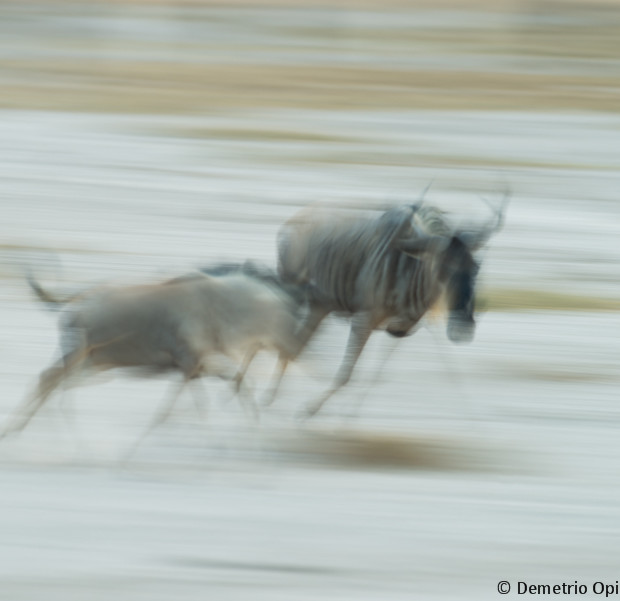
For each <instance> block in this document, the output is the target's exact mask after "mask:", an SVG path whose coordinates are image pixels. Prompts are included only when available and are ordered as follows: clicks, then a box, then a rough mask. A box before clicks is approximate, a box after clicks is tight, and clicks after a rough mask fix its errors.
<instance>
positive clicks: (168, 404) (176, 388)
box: [122, 377, 189, 463]
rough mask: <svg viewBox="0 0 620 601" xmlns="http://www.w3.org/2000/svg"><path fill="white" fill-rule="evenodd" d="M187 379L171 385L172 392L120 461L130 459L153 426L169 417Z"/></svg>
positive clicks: (155, 426) (123, 461)
mask: <svg viewBox="0 0 620 601" xmlns="http://www.w3.org/2000/svg"><path fill="white" fill-rule="evenodd" d="M188 381H189V380H188V379H187V378H185V377H184V378H183V380H182V381H181V383H180V384H178V383H175V384H174V385H173V388H172V393H171V394H169V395H166V397H165V398H164V402H163V404H162V406H161V407H160V409H159V411H158V412H157V413H156V414H155V417H154V418H153V419H152V420H151V423H150V424H149V425H148V427H147V428H146V430H144V432H142V434H141V435H140V437H139V438H138V440H137V441H136V442H135V443H134V444H133V446H132V447H131V448H130V449H129V451H128V452H127V453H125V456H124V458H123V460H122V463H127V462H128V461H129V459H131V457H132V456H133V455H134V454H135V452H136V451H137V450H138V448H139V447H140V446H141V445H142V443H143V442H144V439H145V438H146V437H147V436H148V435H149V434H151V432H153V430H155V428H157V427H158V426H161V424H163V423H164V422H165V421H166V420H167V419H168V418H169V417H170V414H171V413H172V409H173V408H174V406H175V405H176V402H177V400H178V398H179V396H181V392H183V389H184V388H185V386H186V384H187V383H188Z"/></svg>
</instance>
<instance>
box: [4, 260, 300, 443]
mask: <svg viewBox="0 0 620 601" xmlns="http://www.w3.org/2000/svg"><path fill="white" fill-rule="evenodd" d="M207 271H209V270H207ZM213 271H214V275H207V274H206V273H201V272H196V273H192V274H188V275H185V276H181V277H179V278H175V279H173V280H169V281H167V282H164V283H160V284H152V285H139V286H127V287H106V288H96V289H92V290H89V291H87V292H85V293H82V294H78V295H75V296H73V297H71V298H68V299H57V298H55V297H54V296H53V295H52V294H50V293H48V292H47V291H45V290H44V289H43V288H42V287H41V286H40V285H39V284H38V283H37V282H36V281H35V280H34V279H33V278H31V277H30V278H29V283H30V285H31V287H32V289H33V290H34V292H35V293H36V294H37V296H38V297H39V298H40V299H41V300H42V301H44V302H45V303H47V304H52V305H59V304H63V305H64V308H65V312H64V313H63V315H62V317H61V322H60V331H61V332H60V334H61V339H60V344H61V351H62V358H61V359H60V360H59V361H57V362H56V363H55V364H54V365H52V366H51V367H50V368H49V369H47V370H45V371H44V372H42V374H41V376H40V378H39V383H38V387H37V389H36V391H35V393H34V395H33V396H32V397H31V398H29V399H27V400H26V403H25V405H24V406H23V407H22V411H21V412H20V413H19V414H17V415H16V416H15V418H14V420H13V422H12V423H11V424H10V425H9V426H8V427H7V429H6V430H5V434H7V433H9V432H14V431H19V430H21V429H23V428H24V427H25V426H26V425H27V423H28V422H29V421H30V419H31V418H32V417H33V415H34V414H35V412H36V411H37V410H38V409H39V408H40V407H41V406H42V405H43V403H44V402H45V401H46V399H47V398H48V397H49V395H50V394H51V393H52V392H53V391H54V390H56V389H57V388H58V386H60V385H61V384H62V383H63V382H65V381H66V380H67V378H69V377H70V376H73V375H78V374H79V373H80V372H81V373H84V372H85V371H86V370H89V371H102V370H109V369H114V368H134V369H138V370H139V371H142V372H144V373H145V374H146V375H148V374H153V373H162V372H167V371H176V372H180V374H181V375H182V377H183V380H182V382H181V384H180V386H179V388H178V390H177V391H176V393H175V394H174V395H173V396H172V397H171V398H170V400H169V401H168V402H167V403H166V404H165V406H164V407H163V409H162V411H161V413H160V414H159V416H158V417H157V418H156V419H155V421H154V422H153V424H152V425H151V428H152V427H154V426H155V425H156V424H158V423H161V422H162V421H163V420H164V419H165V418H166V417H167V416H168V415H169V413H170V411H171V409H172V406H173V404H174V402H175V401H176V399H177V398H178V396H179V394H180V392H181V390H182V389H183V388H184V387H185V385H186V384H187V383H188V382H190V381H192V380H195V379H197V378H199V377H201V376H203V375H209V374H210V373H213V369H214V368H213V365H211V362H212V361H213V359H214V358H216V356H222V355H223V356H226V357H228V358H233V359H234V358H237V357H238V356H243V355H245V359H244V361H243V363H242V367H241V369H240V370H239V371H238V372H237V374H236V375H235V376H234V378H232V379H234V380H235V383H236V387H237V391H239V388H240V386H241V381H242V379H243V376H244V374H245V371H246V370H247V367H248V366H249V363H250V361H251V360H252V358H253V357H254V355H255V354H256V353H257V352H258V351H259V350H261V349H270V350H275V351H277V352H278V353H279V356H280V362H281V363H284V364H285V363H286V361H288V359H290V358H293V357H295V356H296V355H297V353H298V352H299V349H300V340H302V339H303V338H304V336H301V335H300V334H299V331H298V330H299V328H300V326H302V320H301V315H300V304H299V300H300V299H299V297H295V296H294V295H291V294H289V293H287V292H286V291H285V289H284V287H280V286H278V281H277V276H275V275H270V276H268V275H266V272H264V271H263V272H260V271H259V270H257V269H256V268H253V267H252V266H251V265H250V264H247V265H246V266H237V267H236V268H235V267H233V266H230V265H229V266H227V267H226V268H225V269H220V270H218V269H217V268H214V269H213ZM261 274H262V275H261ZM216 363H217V362H216ZM282 371H283V370H282ZM215 375H219V376H220V377H230V374H224V373H221V372H215ZM280 376H281V374H280ZM251 409H252V410H253V411H255V406H254V403H253V402H252V403H251ZM149 429H150V428H149Z"/></svg>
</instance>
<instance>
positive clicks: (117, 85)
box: [0, 0, 620, 114]
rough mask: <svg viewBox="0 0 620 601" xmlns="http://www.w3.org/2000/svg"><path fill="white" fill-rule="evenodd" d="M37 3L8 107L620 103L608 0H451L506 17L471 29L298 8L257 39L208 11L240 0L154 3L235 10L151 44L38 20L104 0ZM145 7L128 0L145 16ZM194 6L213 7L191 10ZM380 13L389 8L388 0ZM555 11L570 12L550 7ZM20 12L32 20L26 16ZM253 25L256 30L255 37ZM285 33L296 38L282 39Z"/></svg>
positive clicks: (4, 102)
mask: <svg viewBox="0 0 620 601" xmlns="http://www.w3.org/2000/svg"><path fill="white" fill-rule="evenodd" d="M32 4H33V5H34V6H37V7H38V11H37V10H33V12H32V13H31V15H30V16H29V17H27V18H31V17H32V15H34V16H35V17H37V18H35V19H33V29H32V30H31V31H30V30H29V29H28V25H27V24H26V26H25V27H26V29H22V31H24V32H25V33H26V35H28V32H29V31H30V33H31V34H32V40H31V42H32V43H29V44H27V45H25V46H24V47H22V49H21V51H17V52H8V53H7V52H4V53H1V54H0V81H2V88H3V94H2V98H1V99H0V107H3V108H21V109H46V110H49V109H51V110H67V111H97V112H106V111H110V112H123V113H132V112H136V113H175V114H180V113H205V112H209V111H213V110H219V109H228V108H245V109H247V108H254V107H256V108H291V107H292V108H312V109H344V110H356V109H365V110H374V109H379V110H386V109H387V110H391V109H408V110H409V109H474V110H543V111H566V110H571V111H574V110H595V111H618V110H619V109H620V78H619V77H618V61H620V44H618V40H619V39H620V18H619V16H618V14H617V13H618V12H619V11H617V10H616V9H615V8H611V7H610V6H609V5H606V4H600V5H596V6H595V8H596V10H595V9H594V8H592V6H593V5H592V3H588V4H585V5H584V4H575V3H562V4H561V5H560V4H556V3H532V4H528V3H515V4H512V3H510V4H502V9H501V13H500V14H501V17H498V16H497V10H498V9H497V7H496V6H495V5H492V4H490V3H488V2H487V3H483V2H478V3H473V4H472V3H465V2H451V3H442V5H441V6H442V7H443V8H444V9H445V10H446V11H454V10H457V11H463V10H464V9H465V8H467V9H469V10H473V11H477V10H480V11H485V12H483V14H485V15H488V14H491V15H495V21H494V22H492V23H491V24H490V25H489V24H488V23H486V24H485V22H484V19H483V20H482V23H481V24H480V25H476V21H475V19H476V13H474V15H473V17H472V18H473V19H474V21H473V22H472V21H471V19H470V20H469V21H468V22H467V23H466V24H465V25H464V26H459V23H458V18H459V17H458V14H457V15H456V16H455V14H454V13H450V12H446V25H444V26H442V25H441V24H435V25H432V26H423V25H421V26H419V27H417V26H415V14H416V13H413V12H411V10H412V9H411V7H410V3H408V2H396V3H394V4H391V5H390V6H393V7H394V9H395V10H399V11H405V14H408V15H409V16H411V15H413V16H414V19H413V21H412V23H413V24H414V27H412V28H409V27H401V28H398V27H396V28H395V27H386V26H383V25H381V24H380V23H379V24H377V26H370V25H369V24H368V22H367V21H364V22H362V23H358V21H357V20H356V18H355V8H360V7H361V8H364V9H366V10H370V9H372V8H373V6H372V3H370V2H367V3H364V2H362V3H361V4H359V3H350V4H348V3H340V4H338V5H337V7H335V8H332V9H326V10H333V11H334V16H335V19H334V24H333V25H329V26H327V25H326V26H323V27H317V26H312V27H311V26H307V27H305V26H302V25H300V24H299V19H297V20H295V21H294V22H293V23H287V24H285V25H282V24H279V23H277V22H276V23H269V22H268V23H267V24H265V23H264V22H263V23H257V24H256V26H255V29H256V32H258V33H259V34H260V35H259V39H258V40H254V37H253V36H254V33H255V31H254V28H253V16H252V14H247V15H245V16H244V11H243V10H242V9H240V10H239V11H238V12H235V11H232V13H231V11H229V13H227V14H226V15H224V16H222V14H221V13H211V12H210V11H211V9H213V10H217V7H218V6H227V7H228V8H230V6H229V5H228V4H226V5H224V4H219V3H215V2H205V3H198V2H189V3H180V2H177V3H175V2H172V3H163V2H159V3H154V4H155V5H156V6H157V7H159V9H160V11H161V7H166V11H164V13H161V12H160V13H158V15H159V16H157V15H155V16H156V17H157V18H158V19H160V20H161V19H164V20H165V19H166V18H168V19H169V20H170V21H171V22H172V21H174V22H175V23H176V25H178V27H179V28H181V30H182V27H183V22H187V19H188V18H190V17H191V18H193V19H195V20H200V19H202V20H203V21H204V22H205V25H208V24H209V23H212V22H213V21H214V20H218V19H219V20H220V21H221V20H222V19H224V21H225V23H224V24H225V25H226V24H228V25H229V26H230V27H231V31H233V32H234V33H235V35H233V36H232V39H231V40H228V39H226V37H224V38H223V39H218V40H215V41H214V40H211V39H210V38H209V36H208V35H205V37H204V40H199V41H197V40H196V39H195V38H190V39H187V40H184V39H183V37H182V35H181V36H180V38H179V36H178V35H177V36H176V37H174V36H171V37H169V36H167V35H163V36H160V37H158V36H152V39H149V40H148V41H145V40H144V39H132V38H131V36H126V37H123V36H122V35H120V36H116V35H112V36H111V37H110V38H107V37H106V36H105V33H101V32H99V33H98V35H96V36H93V35H92V32H91V33H90V35H89V32H88V31H79V30H68V31H67V32H66V33H65V34H62V32H58V31H56V30H54V29H53V28H52V29H51V30H49V31H48V30H47V29H45V27H43V29H42V30H39V29H37V28H38V27H40V26H41V25H40V24H41V22H42V20H44V19H45V17H46V16H50V15H51V16H52V17H53V16H55V15H57V14H59V12H60V14H62V12H63V11H64V12H65V13H66V14H69V15H70V16H79V15H80V13H84V14H86V15H87V16H88V17H89V18H96V16H97V14H98V13H97V9H96V8H93V9H91V8H88V9H87V8H86V7H91V6H95V7H97V6H101V5H97V4H94V3H74V4H71V5H69V4H63V3H55V2H43V3H32ZM145 4H147V3H146V2H138V3H137V5H132V3H129V5H130V6H132V8H131V10H139V11H142V13H140V14H142V15H144V10H145V6H144V5H145ZM149 4H153V3H149ZM241 4H242V5H245V6H250V7H253V8H254V9H255V8H256V7H257V6H266V7H268V8H273V7H274V6H287V7H289V8H291V10H294V9H295V8H297V7H300V8H308V7H309V6H310V7H315V5H314V4H311V3H308V2H301V1H293V0H289V1H286V0H282V1H281V2H275V3H274V2H249V3H247V2H243V3H239V5H241ZM375 5H376V3H375ZM6 6H10V4H9V5H5V8H4V10H8V12H7V16H8V18H7V19H5V27H7V28H9V29H10V23H11V19H14V18H15V10H13V12H12V11H11V10H9V9H7V8H6ZM116 6H121V4H120V3H116ZM122 6H126V4H123V5H122ZM184 6H185V7H187V6H190V7H196V6H200V8H201V10H200V13H199V14H198V16H196V15H195V14H193V13H192V15H190V16H188V15H187V14H185V13H184V12H183V7H184ZM420 6H422V7H423V5H418V4H416V10H418V11H421V13H420V14H424V10H425V9H424V8H420ZM214 7H215V8H214ZM1 10H3V9H0V11H1ZM100 10H102V9H100ZM105 10H106V11H107V12H104V15H105V16H106V17H107V18H108V19H109V18H110V17H112V18H114V17H115V16H116V17H119V18H122V17H124V16H126V15H125V9H118V8H117V9H116V12H114V9H113V8H110V7H109V6H108V8H107V9H105ZM381 10H383V11H385V10H386V7H385V6H384V5H383V4H381ZM434 10H437V9H436V7H435V8H434ZM347 11H350V12H347ZM530 13H531V14H530ZM128 14H129V15H130V16H131V14H132V13H128ZM162 14H163V15H164V16H163V17H162V16H161V15H162ZM166 14H168V15H169V17H166V16H165V15H166ZM557 15H561V16H562V18H561V19H554V18H552V17H554V16H557ZM147 16H148V15H147ZM530 17H531V18H530ZM227 20H228V21H227ZM455 20H456V22H455ZM17 23H18V24H19V25H20V26H21V27H22V28H23V27H24V21H23V18H22V20H19V19H18V21H17ZM301 23H303V19H301ZM440 23H441V21H440ZM493 23H495V24H493ZM237 28H238V29H237ZM248 28H249V29H248ZM173 29H174V28H173ZM244 31H250V32H251V35H249V36H248V37H247V38H244V37H243V35H240V34H242V33H243V32H244ZM112 34H114V32H112ZM281 35H284V39H289V40H295V43H294V44H287V43H286V42H282V40H281V39H280V38H279V36H281ZM261 36H262V37H261ZM291 53H292V54H291ZM179 56H181V57H183V56H188V57H191V60H179V58H178V57H179ZM358 56H359V57H361V58H362V60H357V57H358ZM167 57H170V58H169V59H168V58H167ZM364 57H365V58H364ZM454 57H458V58H459V60H460V59H463V61H464V62H463V66H459V64H455V63H454V61H453V59H454ZM429 58H430V59H431V62H430V63H428V64H425V61H426V60H427V59H429ZM351 59H354V60H351ZM435 64H436V65H437V67H435V66H433V65H435Z"/></svg>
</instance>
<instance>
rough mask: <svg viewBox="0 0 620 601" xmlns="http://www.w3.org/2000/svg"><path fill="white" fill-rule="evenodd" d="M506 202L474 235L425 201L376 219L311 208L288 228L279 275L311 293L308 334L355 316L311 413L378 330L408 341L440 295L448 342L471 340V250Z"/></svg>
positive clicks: (495, 224) (282, 237) (474, 268)
mask: <svg viewBox="0 0 620 601" xmlns="http://www.w3.org/2000/svg"><path fill="white" fill-rule="evenodd" d="M507 198H508V193H507V194H506V196H505V197H504V200H503V201H502V204H501V207H500V208H499V209H498V210H497V211H496V214H495V215H494V216H493V218H492V221H491V222H489V223H487V224H485V225H484V226H481V227H478V228H476V229H470V230H455V229H454V228H452V227H450V226H449V225H448V223H447V221H446V220H445V219H443V217H442V215H441V212H440V211H438V210H436V209H434V208H433V207H430V206H428V205H425V204H421V205H411V206H400V207H394V208H391V209H389V210H387V211H385V212H383V213H382V214H380V215H378V216H360V215H359V214H353V215H352V214H346V213H343V212H342V211H340V212H337V211H330V210H328V209H325V208H323V209H317V208H315V207H311V208H308V209H304V210H302V211H300V212H299V213H298V214H297V215H295V216H294V217H293V218H291V219H290V220H289V221H287V222H286V223H285V224H284V226H283V227H282V228H281V230H280V233H279V237H278V270H279V273H280V276H281V278H282V280H283V281H285V282H293V283H296V284H305V285H306V286H308V287H309V288H310V290H311V305H312V309H311V311H310V315H309V319H308V322H307V330H306V333H307V335H308V336H310V335H311V333H312V332H313V331H314V330H315V329H316V328H317V327H318V325H319V324H320V323H321V321H322V320H323V319H324V318H325V317H326V316H327V315H328V314H329V313H331V312H337V313H343V314H347V315H350V316H351V317H352V321H351V330H350V334H349V340H348V343H347V349H346V353H345V356H344V359H343V361H342V364H341V366H340V369H339V371H338V374H337V376H336V378H335V380H334V382H333V384H332V386H331V388H329V389H328V390H327V391H326V392H325V393H324V394H323V395H322V396H321V397H320V398H319V399H318V400H317V401H316V402H315V403H314V404H313V405H312V406H310V407H309V408H308V410H307V414H308V415H313V414H314V413H316V412H317V411H318V410H319V409H320V408H321V406H322V405H323V403H324V402H325V401H326V400H327V399H328V398H329V397H330V396H331V395H332V394H333V393H334V392H335V391H336V390H338V389H339V388H340V387H342V386H344V385H345V384H346V383H347V382H348V381H349V379H350V377H351V374H352V372H353V368H354V366H355V364H356V362H357V360H358V358H359V356H360V353H361V352H362V349H363V348H364V345H365V344H366V342H367V341H368V338H369V337H370V334H371V333H372V332H373V330H376V329H379V328H385V329H386V330H387V332H388V333H389V334H391V335H392V336H396V337H402V336H406V335H407V334H409V333H411V332H412V330H413V328H414V326H416V324H417V323H418V322H419V320H420V319H421V318H422V316H423V315H424V314H425V313H426V312H427V311H428V310H429V309H430V308H432V307H433V306H434V305H435V304H436V303H437V302H438V301H439V300H440V299H441V298H443V300H444V302H445V304H446V305H447V308H448V311H449V318H448V329H447V333H448V337H449V338H450V340H452V341H454V342H466V341H469V340H471V339H472V337H473V334H474V328H475V321H474V300H475V295H474V288H475V281H476V274H477V272H478V263H477V262H476V260H475V259H474V257H473V254H472V253H473V252H474V251H475V250H476V249H478V248H480V247H481V246H482V245H484V244H485V243H486V242H487V241H488V239H489V238H490V237H491V235H492V234H493V233H495V232H496V231H497V230H498V228H499V227H500V226H501V224H502V221H503V213H504V208H505V205H506V200H507Z"/></svg>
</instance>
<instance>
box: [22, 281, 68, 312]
mask: <svg viewBox="0 0 620 601" xmlns="http://www.w3.org/2000/svg"><path fill="white" fill-rule="evenodd" d="M26 281H27V282H28V284H29V285H30V288H31V289H32V291H33V292H34V293H35V295H36V296H37V298H38V299H39V300H40V301H41V302H42V303H44V304H45V306H46V307H47V308H48V309H50V310H57V309H60V308H61V307H62V306H63V305H66V304H67V303H68V302H69V301H71V299H72V298H73V297H74V295H67V296H65V297H60V296H56V295H54V294H52V293H50V292H49V291H47V290H45V289H44V288H43V287H42V286H41V284H39V282H37V280H35V278H34V276H33V275H32V273H31V272H27V273H26Z"/></svg>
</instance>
